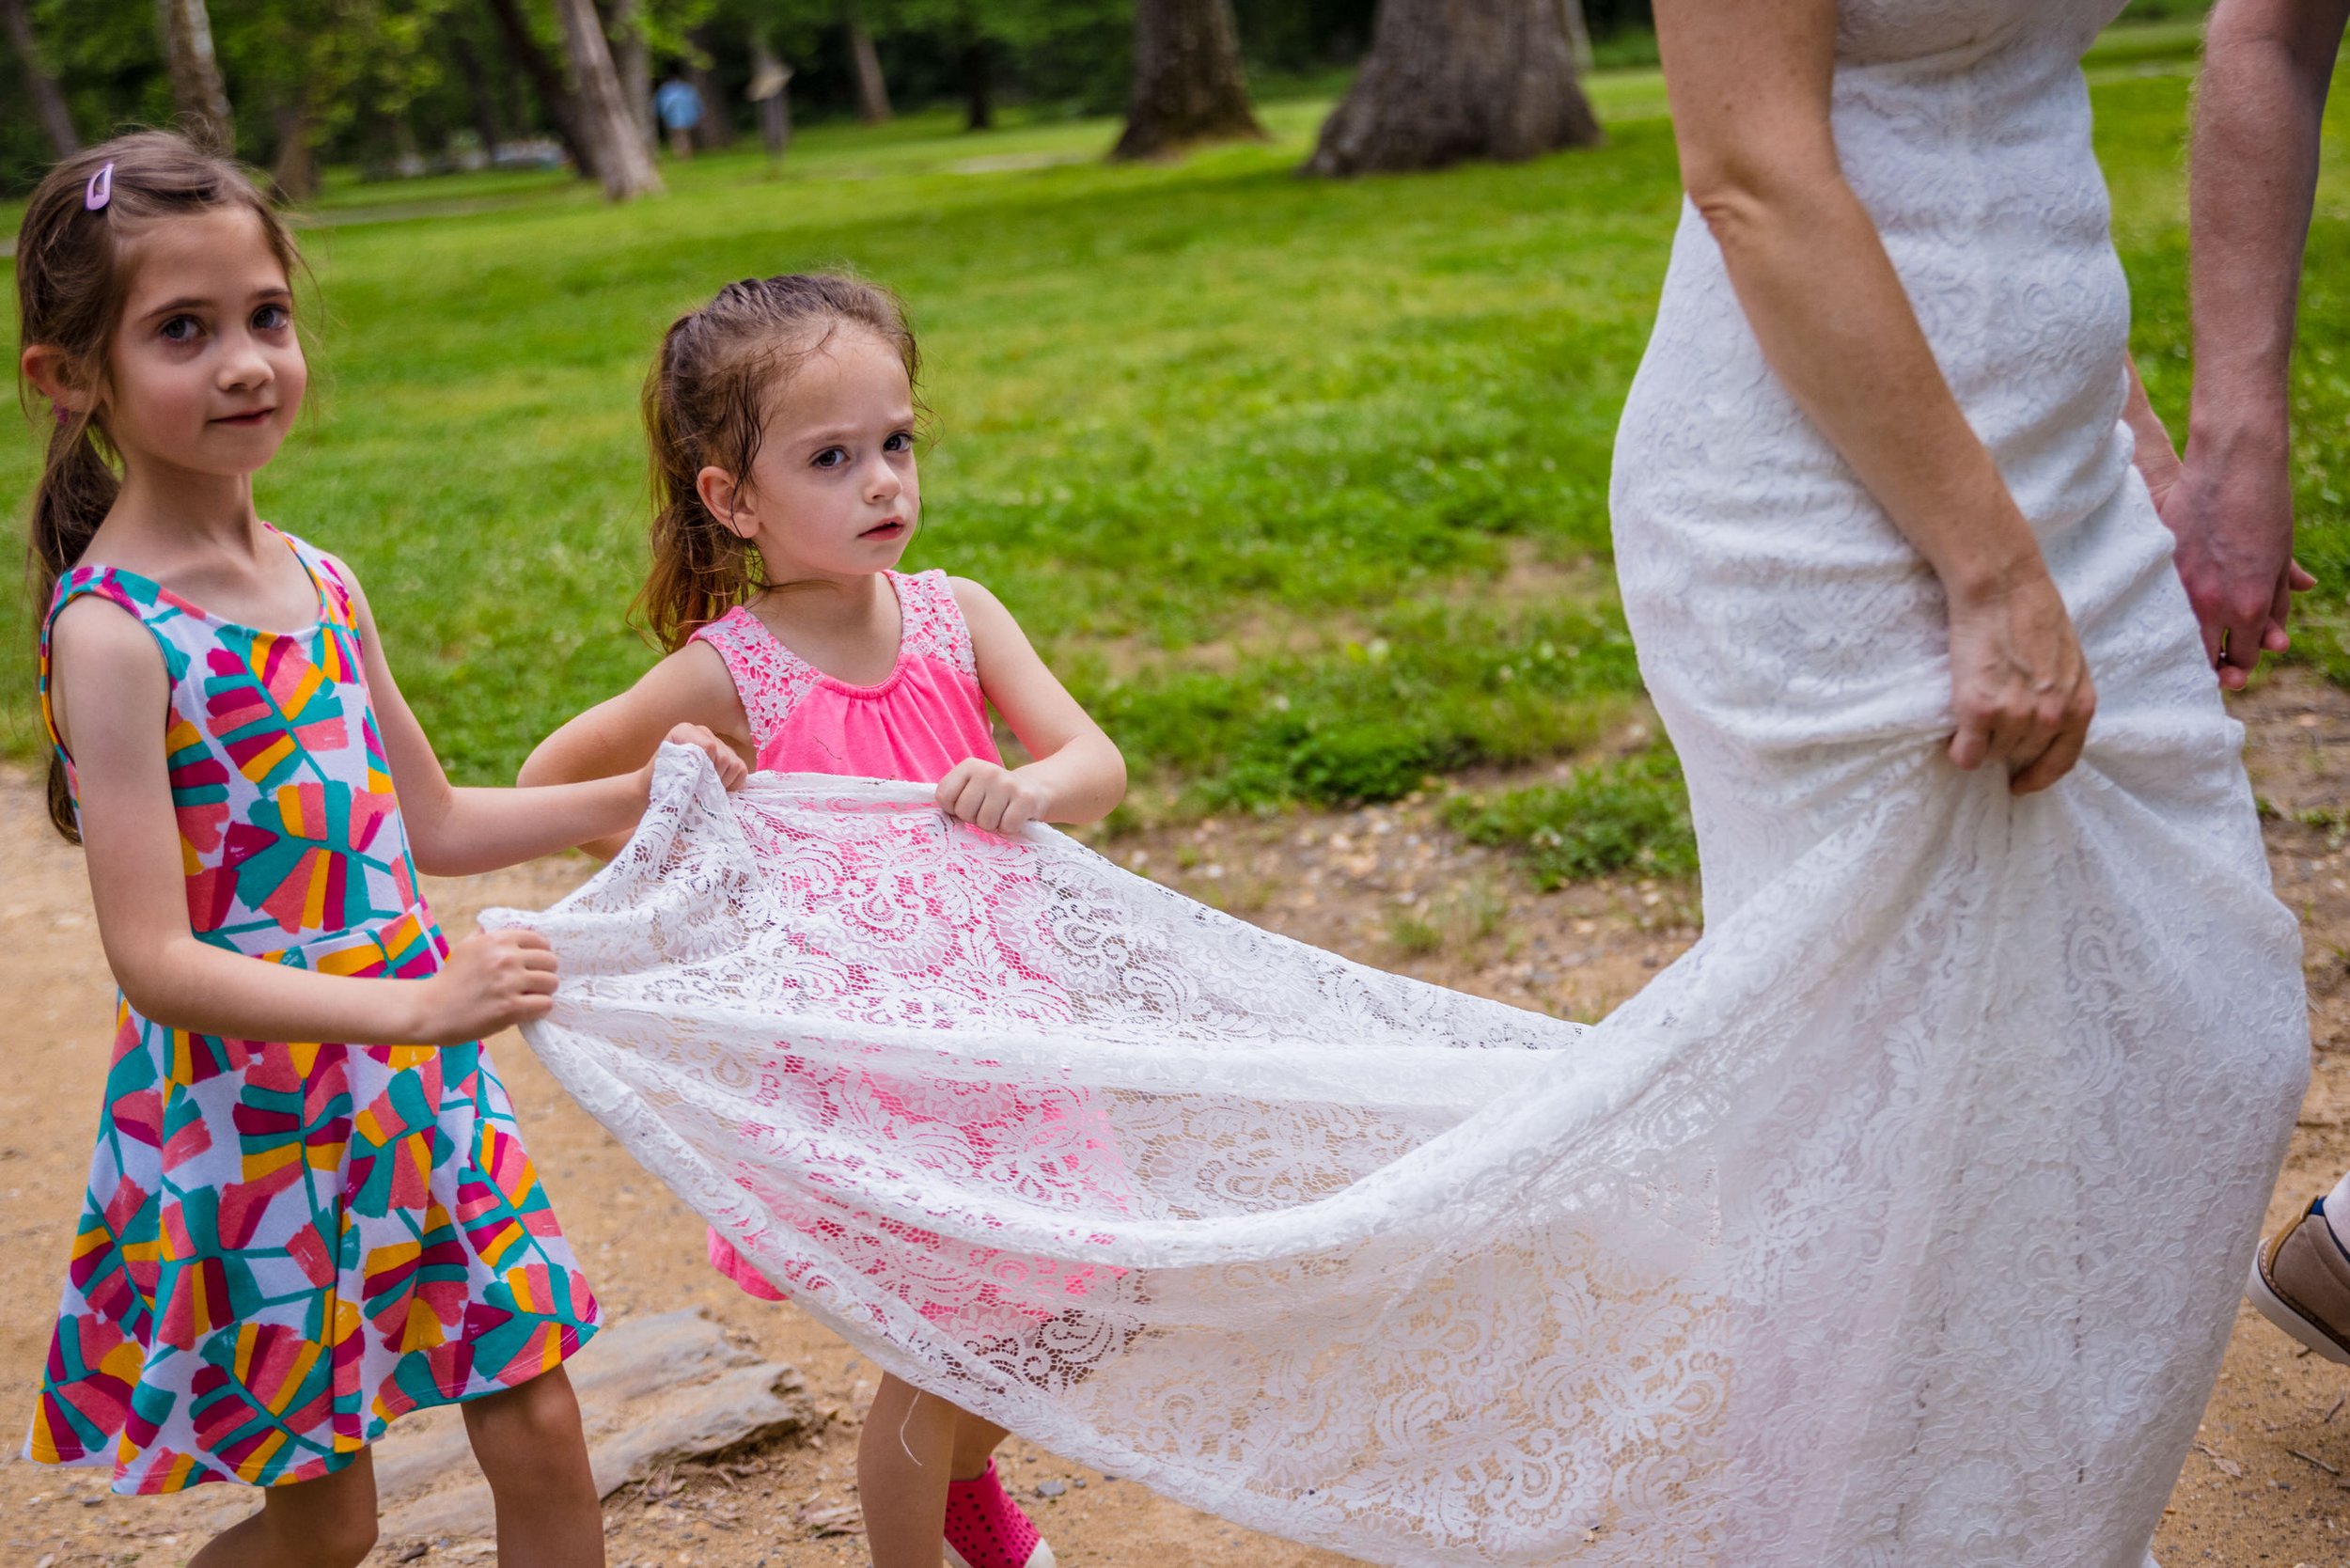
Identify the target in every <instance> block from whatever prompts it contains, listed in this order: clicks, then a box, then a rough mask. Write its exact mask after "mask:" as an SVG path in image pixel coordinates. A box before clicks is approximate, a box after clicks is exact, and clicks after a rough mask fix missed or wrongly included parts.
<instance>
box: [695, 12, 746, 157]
mask: <svg viewBox="0 0 2350 1568" xmlns="http://www.w3.org/2000/svg"><path fill="white" fill-rule="evenodd" d="M691 42H692V43H693V45H694V57H693V58H692V59H691V60H689V61H687V62H686V66H685V80H686V81H687V82H688V83H690V84H691V85H692V86H693V88H694V91H695V92H696V93H697V94H699V95H700V97H701V101H702V118H701V123H700V124H698V125H697V126H695V127H694V145H695V146H696V147H697V148H699V149H702V150H703V151H705V152H714V151H716V150H717V149H720V148H722V147H732V146H733V145H734V117H733V116H732V115H730V114H728V113H727V112H726V111H725V110H724V109H722V108H720V107H719V105H720V104H722V103H724V102H726V100H725V99H723V98H721V97H719V96H718V78H717V77H716V76H715V75H714V74H713V73H712V71H711V69H710V65H709V62H710V61H711V60H713V59H714V58H716V52H715V51H714V50H713V49H712V48H711V37H710V28H709V26H708V24H704V25H702V26H699V27H697V28H695V29H694V31H693V34H692V37H691Z"/></svg>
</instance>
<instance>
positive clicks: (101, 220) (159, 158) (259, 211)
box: [16, 131, 301, 843]
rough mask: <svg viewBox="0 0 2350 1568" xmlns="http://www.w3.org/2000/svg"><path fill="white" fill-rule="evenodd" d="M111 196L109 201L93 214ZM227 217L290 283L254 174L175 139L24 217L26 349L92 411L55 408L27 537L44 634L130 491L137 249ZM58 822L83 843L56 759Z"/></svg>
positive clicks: (283, 244) (38, 202)
mask: <svg viewBox="0 0 2350 1568" xmlns="http://www.w3.org/2000/svg"><path fill="white" fill-rule="evenodd" d="M110 166H111V172H110V173H104V174H103V177H102V171H106V170H108V169H109V167H110ZM94 181H95V182H96V183H93V182H94ZM101 190H104V191H105V193H106V195H105V199H104V200H103V202H102V203H101V204H100V205H99V206H96V207H92V206H91V205H90V201H91V199H93V198H94V197H95V196H97V194H98V193H99V192H100V191H101ZM222 207H243V208H245V209H247V210H249V211H250V212H252V213H253V214H254V215H255V216H256V217H258V218H259V219H260V222H261V232H262V234H263V235H264V236H265V237H266V238H267V240H268V242H269V246H270V249H271V250H272V251H273V252H274V253H275V254H276V257H277V259H278V261H279V262H280V263H281V264H282V265H283V266H284V267H285V269H286V275H287V278H288V280H289V281H290V280H291V279H292V278H293V276H294V274H295V273H296V272H297V271H298V270H299V268H300V266H301V253H300V252H299V251H298V250H297V249H296V248H295V245H294V242H293V236H292V235H291V234H290V233H289V232H288V231H287V228H286V226H285V224H284V223H282V222H281V221H279V219H278V216H277V214H276V213H275V212H273V211H272V210H271V208H270V205H269V203H268V201H267V200H265V199H264V198H263V197H262V196H261V194H260V193H259V192H258V190H256V189H255V188H254V185H253V182H252V180H249V179H248V178H247V177H246V175H245V171H244V170H243V168H241V167H240V166H239V165H236V164H234V163H232V162H230V161H229V160H227V159H226V158H223V157H220V156H219V155H217V154H215V153H211V152H207V151H205V150H204V149H201V148H199V147H197V146H196V144H195V143H193V142H191V141H189V140H188V139H187V138H186V137H184V136H180V135H176V134H174V133H171V132H168V131H140V132H135V133H132V134H130V135H126V136H117V137H116V138H114V139H113V140H112V141H109V142H105V143H103V144H102V145H100V146H98V147H93V148H87V149H84V150H82V151H80V152H77V153H74V154H73V155H72V156H71V157H70V158H67V159H66V160H64V161H63V162H62V163H60V164H58V165H56V166H55V168H53V169H51V170H50V171H49V174H48V177H47V178H46V179H44V180H41V182H40V185H39V189H37V190H35V191H34V192H33V198H32V201H31V203H30V204H29V205H27V206H26V208H25V209H24V225H23V226H22V227H20V228H19V229H18V230H17V239H16V321H17V341H18V342H19V343H22V344H24V346H25V347H27V348H29V347H31V346H32V345H34V344H36V343H38V344H41V345H43V346H44V347H48V348H53V349H58V350H62V351H63V352H64V354H65V356H66V363H65V369H66V379H67V381H68V382H69V383H70V384H71V385H72V386H73V387H75V388H76V389H77V390H78V391H80V392H81V393H83V396H82V397H80V398H78V399H77V401H80V402H81V403H82V404H83V406H82V407H80V408H78V409H77V408H70V407H68V406H66V405H65V404H64V403H57V404H55V405H53V407H52V409H51V415H52V417H53V419H54V423H53V425H52V426H51V429H50V431H49V449H48V453H47V456H46V458H45V459H44V460H43V462H42V464H41V473H40V481H39V483H38V484H37V485H35V486H34V487H33V514H32V517H31V519H30V521H29V524H28V525H27V527H26V529H25V538H26V543H27V546H28V549H27V555H28V556H29V557H30V558H29V559H28V561H27V562H26V566H27V572H26V577H27V579H28V584H29V587H30V589H31V602H32V604H33V605H34V608H35V611H36V613H37V614H38V615H39V617H40V619H39V621H37V622H36V624H37V625H38V626H40V627H42V628H43V629H45V628H46V626H47V614H48V606H49V600H50V596H51V595H52V594H54V593H55V591H56V588H57V579H58V578H60V577H62V576H64V575H65V574H66V572H70V571H71V570H72V568H73V564H74V562H76V561H78V560H79V559H81V557H82V552H83V551H85V550H86V549H88V548H89V541H90V536H91V535H93V534H95V533H96V532H97V531H98V525H100V524H101V523H102V522H104V521H105V520H106V512H107V510H109V509H110V508H112V507H113V505H114V502H115V496H116V494H117V493H118V492H119V491H120V489H121V488H122V480H121V477H120V475H119V474H118V472H117V464H118V455H117V453H116V452H115V449H114V447H113V446H112V444H111V443H110V442H109V441H108V439H107V435H106V416H105V411H104V408H103V406H102V402H103V399H102V393H103V392H104V390H105V384H106V383H105V375H106V346H107V344H108V342H109V341H110V340H111V339H112V338H113V337H114V333H115V328H116V327H117V326H118V325H119V324H120V322H121V318H122V303H123V300H124V298H125V297H126V296H127V295H128V294H129V292H130V288H131V268H130V266H129V265H128V264H127V256H128V252H129V249H130V245H131V242H132V241H133V240H134V239H136V238H137V237H138V236H139V235H140V234H141V233H143V232H145V231H146V230H147V229H148V228H149V227H152V226H154V225H155V224H157V223H160V222H162V221H164V219H166V218H175V217H187V216H191V215H194V214H196V213H199V212H211V211H212V210H214V209H217V208H222ZM32 392H33V388H32V387H31V386H30V385H29V384H28V383H27V381H26V379H25V377H24V373H23V370H22V369H21V368H20V369H19V371H18V382H17V399H18V401H19V402H21V403H23V404H24V405H25V407H26V409H27V410H28V412H29V411H30V409H31V395H32ZM49 820H50V821H51V822H53V823H55V824H56V827H57V831H58V832H60V833H62V834H64V835H65V836H66V838H67V839H71V840H73V841H75V842H77V843H78V842H79V841H80V839H81V832H80V829H79V827H78V826H77V825H76V824H75V823H74V820H73V803H72V796H71V792H70V791H69V789H68V788H67V783H66V775H65V765H64V762H63V760H62V759H60V758H59V757H57V756H56V755H55V753H54V752H53V753H52V754H51V756H50V759H49Z"/></svg>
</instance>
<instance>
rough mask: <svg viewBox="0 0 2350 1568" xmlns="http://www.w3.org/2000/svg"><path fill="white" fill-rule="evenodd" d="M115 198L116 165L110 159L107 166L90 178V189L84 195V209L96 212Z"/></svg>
mask: <svg viewBox="0 0 2350 1568" xmlns="http://www.w3.org/2000/svg"><path fill="white" fill-rule="evenodd" d="M114 196H115V165H114V161H113V160H112V159H108V160H107V163H106V166H105V167H104V168H102V169H100V170H99V171H98V172H97V173H96V174H93V175H91V176H90V177H89V189H88V190H86V191H84V192H83V193H82V207H83V209H84V210H85V211H86V212H97V211H98V210H99V209H100V208H102V207H103V206H105V205H106V203H108V202H110V201H112V200H113V199H114Z"/></svg>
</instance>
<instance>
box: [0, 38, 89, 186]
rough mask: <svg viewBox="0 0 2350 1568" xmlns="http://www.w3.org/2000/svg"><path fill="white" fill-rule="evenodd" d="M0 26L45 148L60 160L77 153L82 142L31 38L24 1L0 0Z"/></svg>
mask: <svg viewBox="0 0 2350 1568" xmlns="http://www.w3.org/2000/svg"><path fill="white" fill-rule="evenodd" d="M0 26H5V27H6V28H7V29H8V46H9V47H10V48H12V49H14V50H15V51H16V59H17V64H18V65H19V66H20V67H22V68H23V70H24V88H25V90H26V91H27V92H29V93H31V94H32V95H33V108H34V110H35V112H37V113H38V114H39V116H40V128H41V129H42V130H43V131H45V132H47V133H49V145H50V146H51V147H52V148H54V149H56V154H57V156H58V157H60V158H65V157H70V156H71V155H72V154H74V153H76V152H79V151H81V150H82V138H81V136H80V135H78V134H77V133H75V132H74V129H73V114H72V111H71V110H70V109H68V108H67V107H66V105H65V94H64V92H63V91H61V90H60V89H59V88H58V86H57V79H56V78H55V77H54V76H52V75H50V74H49V66H48V63H47V61H46V59H45V58H44V57H43V56H42V55H41V52H40V40H39V39H36V38H35V37H33V19H32V18H31V17H30V16H27V15H26V14H25V12H24V0H0Z"/></svg>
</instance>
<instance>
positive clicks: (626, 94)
mask: <svg viewBox="0 0 2350 1568" xmlns="http://www.w3.org/2000/svg"><path fill="white" fill-rule="evenodd" d="M605 36H606V37H607V38H609V39H611V41H612V63H613V65H614V67H615V68H616V69H617V70H618V71H619V77H620V97H621V99H622V100H623V101H624V102H626V103H627V104H628V115H629V118H631V119H633V120H635V122H636V133H637V135H638V136H640V137H641V138H643V140H644V143H645V150H646V152H647V153H650V152H651V151H652V149H654V148H656V147H658V146H659V145H660V142H661V127H659V126H658V125H656V124H654V123H653V118H652V45H651V43H650V42H649V41H648V40H647V39H646V38H645V7H644V0H618V3H617V4H616V5H614V6H613V8H612V26H611V28H610V29H609V31H608V32H607V33H606V35H605Z"/></svg>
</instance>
